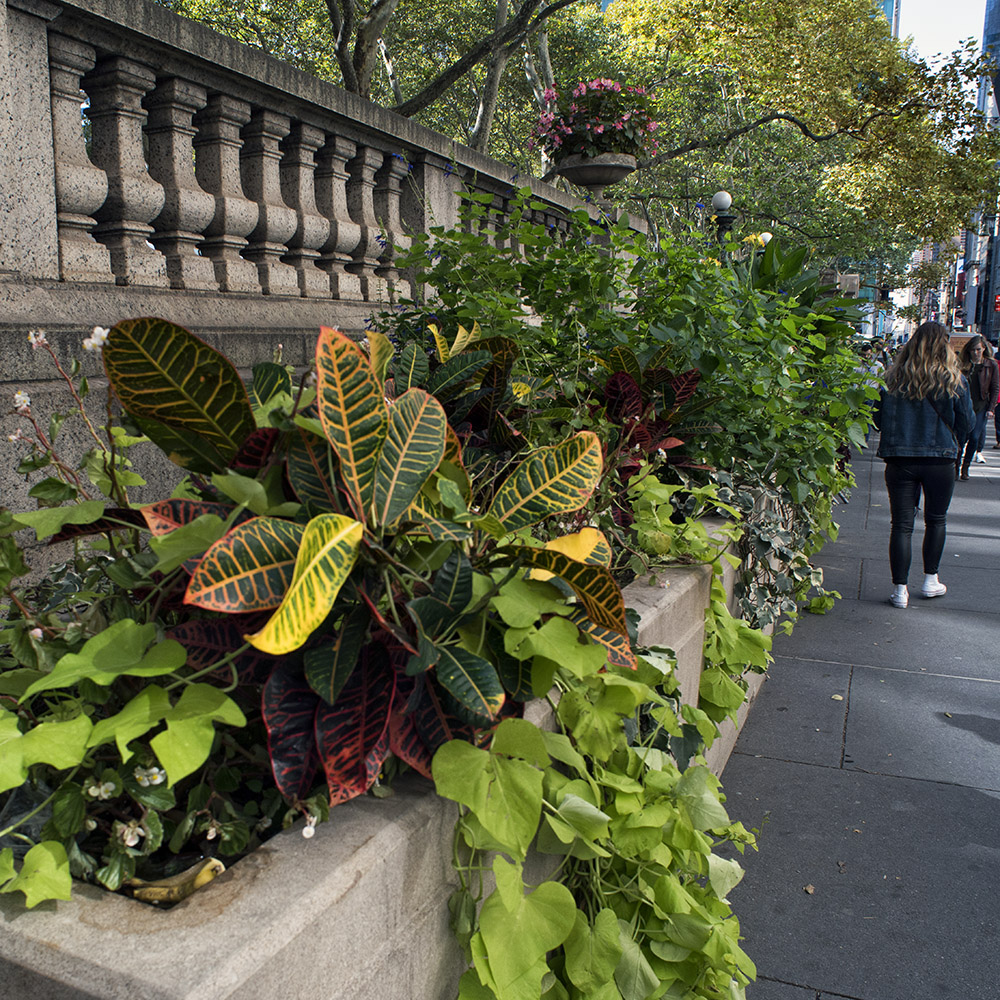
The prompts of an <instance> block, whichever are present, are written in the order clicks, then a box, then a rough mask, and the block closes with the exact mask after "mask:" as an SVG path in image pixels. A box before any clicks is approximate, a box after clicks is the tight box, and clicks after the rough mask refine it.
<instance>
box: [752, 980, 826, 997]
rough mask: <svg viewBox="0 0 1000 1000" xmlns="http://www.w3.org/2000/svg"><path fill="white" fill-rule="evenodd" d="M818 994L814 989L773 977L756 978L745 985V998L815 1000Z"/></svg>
mask: <svg viewBox="0 0 1000 1000" xmlns="http://www.w3.org/2000/svg"><path fill="white" fill-rule="evenodd" d="M818 996H819V995H818V994H817V992H816V991H815V990H812V989H808V988H806V987H803V986H792V985H791V984H789V983H779V982H777V981H776V980H774V979H758V980H757V982H755V983H753V984H752V985H750V986H748V987H747V1000H817V998H818Z"/></svg>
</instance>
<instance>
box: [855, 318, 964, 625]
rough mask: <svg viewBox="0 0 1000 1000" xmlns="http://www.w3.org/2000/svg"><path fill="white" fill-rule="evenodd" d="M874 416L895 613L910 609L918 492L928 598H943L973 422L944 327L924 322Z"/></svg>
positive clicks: (899, 357) (889, 380) (898, 362)
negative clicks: (953, 513)
mask: <svg viewBox="0 0 1000 1000" xmlns="http://www.w3.org/2000/svg"><path fill="white" fill-rule="evenodd" d="M885 385H886V387H885V389H884V390H883V391H882V395H881V398H880V400H879V403H878V406H877V407H876V410H875V426H876V427H878V428H879V430H880V432H881V439H880V441H879V446H878V455H879V457H880V458H882V459H884V460H885V485H886V488H887V489H888V491H889V507H890V510H891V513H892V529H891V531H890V534H889V568H890V569H891V571H892V582H893V591H892V594H891V595H890V597H889V601H890V602H891V603H892V604H893V605H894V606H895V607H897V608H905V607H906V605H907V604H908V603H909V592H908V590H907V578H908V577H909V573H910V543H911V540H912V537H913V521H914V517H915V513H916V512H915V510H914V508H915V506H916V499H917V496H918V495H919V494H918V491H919V490H920V489H921V487H922V488H923V492H924V543H923V560H924V582H923V584H922V586H921V588H920V592H921V594H922V595H923V596H924V597H941V596H942V595H943V594H945V593H946V592H947V589H948V588H947V587H946V586H945V585H944V584H943V583H941V582H940V581H939V580H938V566H939V564H940V562H941V553H942V552H943V551H944V539H945V523H946V519H947V515H948V505H949V504H950V503H951V496H952V493H953V492H954V490H955V463H956V461H957V459H958V456H959V454H960V452H961V442H963V441H965V439H966V438H967V437H968V436H969V433H970V431H971V430H972V425H973V422H974V414H973V410H972V399H971V397H970V395H969V386H968V383H967V382H966V380H965V379H964V378H963V377H962V373H961V371H960V370H959V365H958V358H957V357H956V355H955V352H954V351H953V350H952V349H951V345H950V344H949V342H948V330H947V329H946V328H945V327H944V326H942V325H941V324H940V323H924V324H922V325H921V326H920V327H918V328H917V332H916V333H915V334H914V335H913V336H912V337H911V338H910V339H909V340H908V341H907V342H906V343H905V344H904V345H903V346H902V347H901V348H900V350H899V353H898V354H897V355H896V359H895V361H894V362H893V364H892V367H891V368H890V369H889V371H888V372H887V373H886V377H885Z"/></svg>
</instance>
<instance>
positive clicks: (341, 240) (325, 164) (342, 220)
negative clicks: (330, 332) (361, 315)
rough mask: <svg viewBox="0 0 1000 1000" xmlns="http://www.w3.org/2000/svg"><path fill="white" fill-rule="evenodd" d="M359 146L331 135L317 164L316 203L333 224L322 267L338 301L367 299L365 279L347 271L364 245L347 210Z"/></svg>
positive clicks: (318, 262) (321, 250)
mask: <svg viewBox="0 0 1000 1000" xmlns="http://www.w3.org/2000/svg"><path fill="white" fill-rule="evenodd" d="M357 150H358V147H357V145H356V144H355V143H353V142H351V140H350V139H345V138H343V137H341V136H339V135H335V136H331V137H330V138H329V139H328V140H327V142H326V145H325V146H323V148H322V149H321V150H320V151H319V153H318V155H317V157H316V161H317V165H316V204H317V206H318V208H319V211H320V212H321V213H322V214H323V215H325V216H326V218H327V219H328V220H329V222H330V235H329V237H328V238H327V241H326V242H325V243H324V244H323V245H322V246H321V247H320V248H319V250H320V258H319V260H318V261H317V264H318V265H319V267H321V268H322V269H323V270H324V271H326V272H327V274H328V277H329V282H330V294H331V295H333V297H334V298H335V299H348V300H353V301H357V300H360V299H363V298H364V295H363V294H362V292H361V279H360V278H359V277H358V276H357V275H356V274H351V273H350V272H349V271H348V270H347V269H346V268H347V265H348V264H350V263H351V262H352V260H353V258H352V256H351V254H352V253H353V252H354V251H355V250H356V249H357V248H358V244H360V242H361V227H360V226H359V225H358V224H357V223H356V222H354V221H353V220H352V219H351V216H350V212H349V211H348V208H347V181H348V179H349V178H350V174H349V173H348V171H347V161H348V160H350V159H352V158H353V157H354V155H355V154H356V153H357Z"/></svg>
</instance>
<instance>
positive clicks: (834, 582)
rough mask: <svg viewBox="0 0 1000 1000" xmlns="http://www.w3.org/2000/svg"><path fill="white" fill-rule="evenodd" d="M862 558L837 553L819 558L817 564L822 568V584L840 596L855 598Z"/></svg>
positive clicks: (859, 586) (859, 581)
mask: <svg viewBox="0 0 1000 1000" xmlns="http://www.w3.org/2000/svg"><path fill="white" fill-rule="evenodd" d="M862 563H863V560H862V559H861V558H859V557H857V556H848V555H840V554H839V553H838V555H836V556H832V555H831V556H828V557H827V558H825V559H822V558H821V559H819V560H818V562H817V564H818V565H819V566H820V567H821V568H822V570H823V586H824V587H825V588H826V589H827V590H836V591H838V592H839V593H840V595H841V596H842V597H853V598H857V597H858V595H859V593H860V588H861V566H862Z"/></svg>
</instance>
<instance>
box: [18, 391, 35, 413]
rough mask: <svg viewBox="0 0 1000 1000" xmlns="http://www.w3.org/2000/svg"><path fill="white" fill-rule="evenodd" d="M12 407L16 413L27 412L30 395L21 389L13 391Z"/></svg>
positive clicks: (29, 407) (29, 405) (29, 404)
mask: <svg viewBox="0 0 1000 1000" xmlns="http://www.w3.org/2000/svg"><path fill="white" fill-rule="evenodd" d="M14 409H15V410H17V412H18V413H27V412H28V411H29V410H30V409H31V397H30V396H29V395H28V394H27V393H26V392H25V391H24V390H23V389H18V390H17V392H15V393H14Z"/></svg>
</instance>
